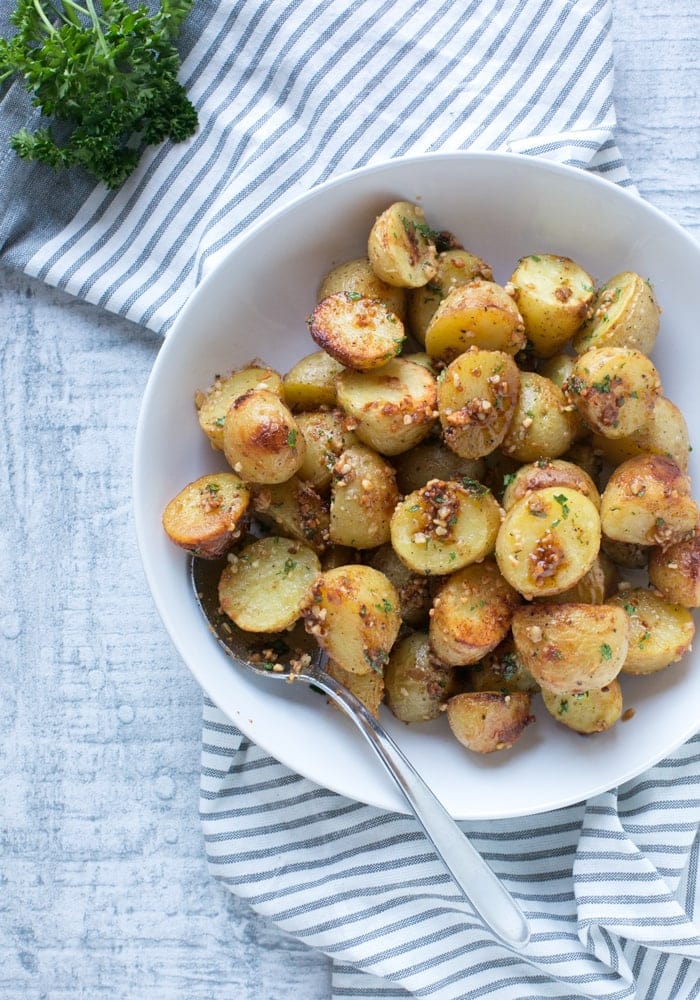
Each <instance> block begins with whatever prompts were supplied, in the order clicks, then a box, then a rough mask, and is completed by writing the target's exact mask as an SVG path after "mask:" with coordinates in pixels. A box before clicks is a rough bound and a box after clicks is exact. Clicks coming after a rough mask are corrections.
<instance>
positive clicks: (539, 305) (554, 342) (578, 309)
mask: <svg viewBox="0 0 700 1000" xmlns="http://www.w3.org/2000/svg"><path fill="white" fill-rule="evenodd" d="M509 284H510V285H511V286H512V287H513V290H514V298H515V301H516V303H517V305H518V309H519V310H520V313H521V315H522V317H523V322H524V324H525V332H526V334H527V338H528V340H529V341H530V343H531V345H532V349H533V351H534V353H535V354H536V355H537V356H538V357H541V358H549V357H551V356H552V355H553V354H556V353H557V351H559V350H561V348H562V347H563V346H564V344H565V343H566V342H567V341H568V340H570V339H571V337H573V336H574V334H576V333H577V332H578V331H579V330H580V328H581V327H582V325H583V324H584V323H585V322H586V320H587V319H589V317H590V316H591V314H592V308H591V303H592V301H593V296H594V292H595V289H594V283H593V279H592V278H591V276H590V275H589V274H588V272H587V271H584V269H583V268H582V267H581V266H580V265H579V264H576V263H575V262H574V261H573V260H571V259H570V258H569V257H560V256H557V255H555V254H529V255H528V256H527V257H523V258H521V260H520V261H519V262H518V266H517V267H516V269H515V271H514V272H513V273H512V275H511V277H510V282H509Z"/></svg>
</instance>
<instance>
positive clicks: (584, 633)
mask: <svg viewBox="0 0 700 1000" xmlns="http://www.w3.org/2000/svg"><path fill="white" fill-rule="evenodd" d="M629 635H630V629H629V623H628V621H627V616H626V615H625V613H624V611H622V609H621V608H618V607H615V606H614V605H612V604H596V605H594V604H530V605H524V606H523V607H520V608H517V609H516V611H515V612H514V614H513V639H514V641H515V648H516V649H517V651H518V654H519V656H520V657H521V658H522V660H523V662H524V664H525V666H526V667H527V669H528V670H529V671H530V673H531V674H532V676H533V677H534V678H535V680H536V681H537V683H538V684H539V685H540V687H542V688H546V689H547V690H548V691H554V692H556V693H557V694H568V693H570V692H577V691H589V690H590V689H591V688H602V687H605V685H606V684H609V683H610V682H611V681H612V680H614V678H615V677H617V675H618V674H619V673H620V670H621V669H622V665H623V663H624V662H625V657H626V656H627V650H628V646H629Z"/></svg>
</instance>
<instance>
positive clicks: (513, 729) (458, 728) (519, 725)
mask: <svg viewBox="0 0 700 1000" xmlns="http://www.w3.org/2000/svg"><path fill="white" fill-rule="evenodd" d="M447 721H448V723H449V725H450V729H451V730H452V733H453V734H454V736H455V737H456V739H457V740H459V742H460V743H461V744H462V746H464V747H466V748H467V750H473V751H475V752H476V753H493V752H494V751H495V750H510V748H511V747H512V746H513V744H514V743H515V741H516V740H517V739H519V738H520V736H522V734H523V732H524V730H525V727H526V726H528V725H529V724H530V723H531V722H534V717H533V716H532V715H531V714H530V695H529V694H527V693H526V692H524V691H513V692H512V693H509V694H501V693H500V692H497V691H467V692H463V693H462V694H456V695H455V696H454V697H453V698H450V700H449V701H448V702H447Z"/></svg>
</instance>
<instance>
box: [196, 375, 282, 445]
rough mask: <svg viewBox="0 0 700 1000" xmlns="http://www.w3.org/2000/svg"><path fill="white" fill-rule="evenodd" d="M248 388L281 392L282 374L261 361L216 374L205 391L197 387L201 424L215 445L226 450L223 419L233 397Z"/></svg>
mask: <svg viewBox="0 0 700 1000" xmlns="http://www.w3.org/2000/svg"><path fill="white" fill-rule="evenodd" d="M249 389H269V390H270V392H274V393H276V394H277V395H278V396H281V395H282V377H281V375H279V374H278V373H277V372H276V371H275V370H274V369H272V368H267V367H266V366H265V365H263V364H262V362H259V363H258V362H252V363H251V364H250V365H246V367H245V368H238V369H236V370H235V371H232V372H230V373H229V374H228V375H217V376H216V378H215V379H214V381H213V383H212V384H211V385H210V386H209V388H208V389H207V390H206V392H202V391H201V390H198V391H197V392H196V393H195V397H194V403H195V407H196V410H197V419H198V420H199V426H200V427H201V428H202V430H203V431H204V433H205V434H206V435H207V437H208V438H209V440H210V441H211V445H212V447H213V448H216V449H217V450H218V451H223V450H224V422H225V420H226V414H227V413H228V410H229V407H230V406H231V403H232V402H233V401H234V399H238V397H239V396H242V395H243V394H244V393H246V392H248V390H249Z"/></svg>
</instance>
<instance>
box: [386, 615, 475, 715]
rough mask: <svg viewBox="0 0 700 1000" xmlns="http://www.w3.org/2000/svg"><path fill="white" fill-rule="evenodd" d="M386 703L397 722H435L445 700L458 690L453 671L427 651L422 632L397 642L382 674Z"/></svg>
mask: <svg viewBox="0 0 700 1000" xmlns="http://www.w3.org/2000/svg"><path fill="white" fill-rule="evenodd" d="M384 687H385V697H386V703H387V705H388V706H389V708H390V709H391V711H392V713H393V714H394V715H395V716H396V718H397V719H400V720H401V722H429V721H430V720H431V719H437V718H438V717H439V715H440V714H441V712H442V709H443V706H444V704H445V703H446V701H447V699H448V698H450V697H451V696H452V695H453V694H456V693H457V691H458V690H459V679H458V677H457V671H455V670H454V669H453V668H452V667H447V666H445V664H444V663H440V662H439V660H437V659H436V658H435V656H434V655H433V653H432V652H431V650H430V643H429V641H428V635H427V633H426V632H413V633H412V634H411V635H407V636H404V638H403V639H399V641H398V642H397V643H396V645H395V646H394V648H393V649H392V651H391V655H390V657H389V662H388V664H387V666H386V669H385V671H384Z"/></svg>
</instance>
